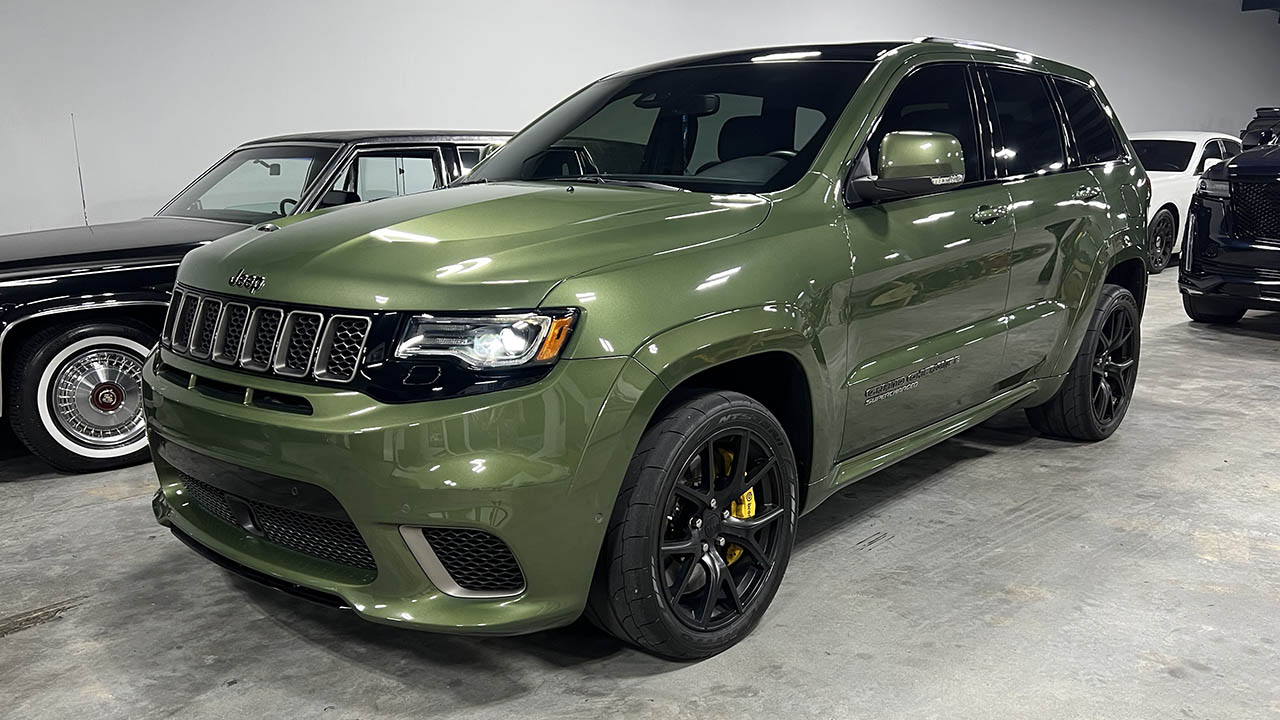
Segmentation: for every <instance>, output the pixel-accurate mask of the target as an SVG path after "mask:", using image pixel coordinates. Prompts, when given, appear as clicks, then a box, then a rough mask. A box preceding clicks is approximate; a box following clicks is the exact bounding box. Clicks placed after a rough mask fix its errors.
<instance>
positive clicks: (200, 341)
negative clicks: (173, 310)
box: [190, 298, 222, 358]
mask: <svg viewBox="0 0 1280 720" xmlns="http://www.w3.org/2000/svg"><path fill="white" fill-rule="evenodd" d="M221 312H222V301H221V300H215V299H213V298H205V299H204V300H202V301H201V302H200V312H199V313H198V314H197V319H196V325H195V327H194V328H193V329H192V334H191V347H190V352H191V354H192V355H194V356H195V357H201V358H204V357H209V349H210V348H211V347H212V346H213V333H214V331H215V330H217V329H218V315H219V314H220V313H221Z"/></svg>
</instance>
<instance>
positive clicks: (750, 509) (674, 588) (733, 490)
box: [654, 428, 786, 632]
mask: <svg viewBox="0 0 1280 720" xmlns="http://www.w3.org/2000/svg"><path fill="white" fill-rule="evenodd" d="M781 482H782V480H781V473H780V471H779V468H778V458H777V456H776V455H775V454H774V453H773V452H772V450H771V449H770V448H769V446H768V445H766V444H765V443H763V442H761V441H760V438H758V437H754V436H753V433H752V432H751V431H750V430H747V429H745V428H739V429H733V430H726V431H723V432H721V433H719V434H717V435H714V436H712V437H711V438H710V439H709V440H707V441H706V443H704V444H703V445H702V446H701V447H699V448H698V449H697V450H695V451H694V453H693V454H692V455H691V456H690V457H689V458H688V459H687V460H686V461H685V462H684V464H683V470H682V471H681V473H680V476H679V477H678V478H676V481H675V484H674V485H672V487H671V492H670V494H669V495H668V498H667V504H666V512H665V513H664V514H662V515H661V516H659V517H658V518H657V519H658V523H659V525H660V528H658V531H657V532H656V533H654V537H655V538H656V539H657V541H658V548H657V550H658V554H659V557H660V565H661V567H660V571H661V573H662V575H661V577H662V585H663V592H664V597H665V598H666V601H667V604H668V606H670V607H671V608H672V610H674V611H675V614H676V616H677V617H678V618H679V619H680V620H681V621H682V622H684V623H685V624H686V625H688V626H689V627H691V628H693V629H694V630H698V631H703V632H707V631H713V630H717V629H720V628H722V627H724V626H725V625H727V624H729V623H731V622H733V621H734V620H736V619H737V618H739V617H741V616H742V614H743V612H744V609H745V608H746V607H747V606H748V605H749V604H750V603H751V602H752V601H753V600H755V598H756V595H757V594H758V593H759V591H760V588H761V587H762V585H763V581H764V579H765V578H766V577H768V575H769V571H770V570H771V569H773V566H774V564H775V563H776V562H777V553H778V549H779V547H780V546H781V543H780V542H779V540H780V537H781V533H782V531H783V525H784V523H783V522H780V521H781V520H782V518H783V516H784V515H785V513H786V510H785V508H784V507H783V506H782V505H780V504H779V503H778V498H779V497H780V496H781V493H782V490H781Z"/></svg>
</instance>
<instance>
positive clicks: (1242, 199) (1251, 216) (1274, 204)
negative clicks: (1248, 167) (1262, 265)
mask: <svg viewBox="0 0 1280 720" xmlns="http://www.w3.org/2000/svg"><path fill="white" fill-rule="evenodd" d="M1231 204H1232V206H1233V208H1234V210H1235V216H1236V218H1235V219H1236V232H1237V233H1239V234H1241V235H1245V236H1249V237H1254V238H1264V239H1269V240H1280V182H1234V183H1231Z"/></svg>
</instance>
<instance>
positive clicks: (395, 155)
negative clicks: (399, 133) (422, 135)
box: [320, 148, 443, 207]
mask: <svg viewBox="0 0 1280 720" xmlns="http://www.w3.org/2000/svg"><path fill="white" fill-rule="evenodd" d="M441 177H442V176H441V173H440V156H439V153H437V152H436V151H435V150H434V149H429V148H428V149H411V150H403V149H402V150H383V151H377V152H361V153H360V154H358V155H356V157H355V160H353V161H352V162H351V164H349V165H348V166H347V168H346V170H344V171H343V172H342V173H341V174H339V175H338V178H337V180H335V181H334V183H333V187H332V188H330V189H329V192H327V193H325V195H324V197H323V198H322V199H321V201H320V206H321V207H334V206H336V205H346V204H348V203H357V202H369V201H370V200H381V199H382V198H388V197H398V196H401V195H412V194H414V193H420V192H425V191H427V190H432V189H435V188H438V187H440V186H441V185H442V184H443V183H442V181H441Z"/></svg>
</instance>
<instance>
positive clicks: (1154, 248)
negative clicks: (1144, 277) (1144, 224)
mask: <svg viewBox="0 0 1280 720" xmlns="http://www.w3.org/2000/svg"><path fill="white" fill-rule="evenodd" d="M1147 238H1148V243H1147V252H1148V253H1149V261H1148V262H1149V264H1148V270H1149V271H1150V273H1151V274H1152V275H1158V274H1160V272H1161V271H1163V270H1164V269H1165V268H1166V267H1168V265H1169V258H1171V257H1172V256H1173V247H1174V245H1176V244H1177V242H1178V223H1177V221H1176V220H1175V219H1174V217H1173V213H1172V212H1170V211H1169V210H1168V209H1167V208H1166V209H1162V210H1160V211H1159V212H1157V213H1156V215H1155V217H1153V218H1152V219H1151V226H1150V227H1149V228H1147Z"/></svg>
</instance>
